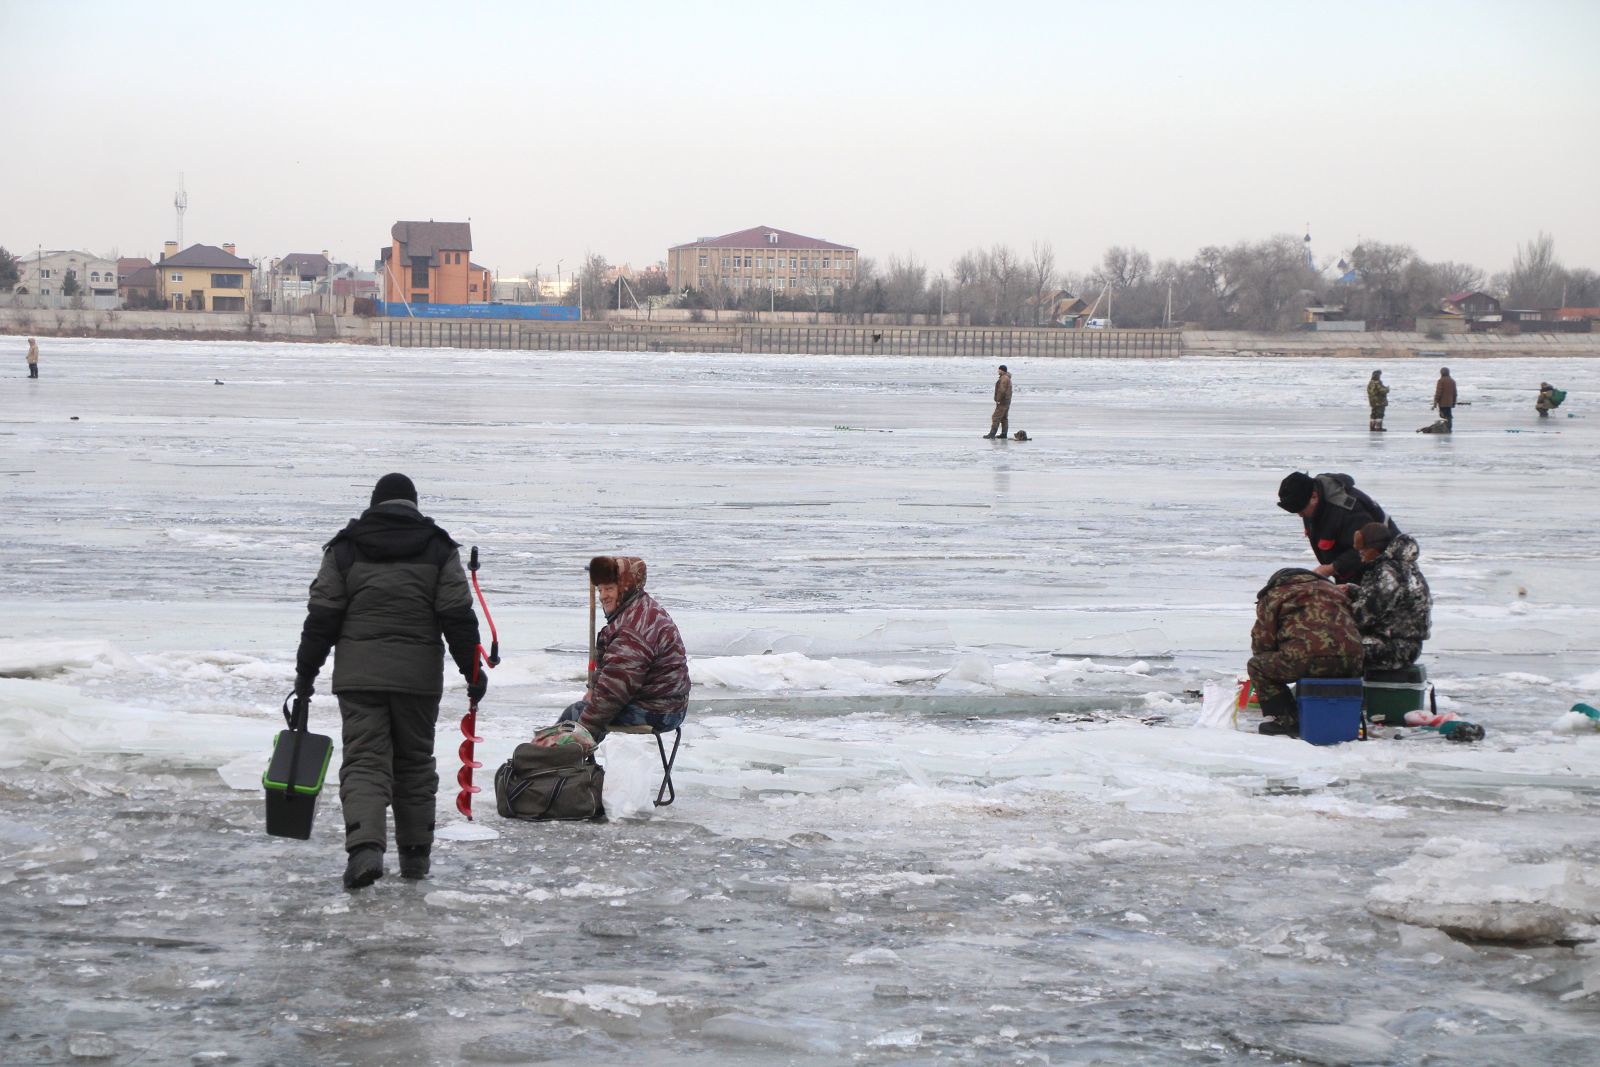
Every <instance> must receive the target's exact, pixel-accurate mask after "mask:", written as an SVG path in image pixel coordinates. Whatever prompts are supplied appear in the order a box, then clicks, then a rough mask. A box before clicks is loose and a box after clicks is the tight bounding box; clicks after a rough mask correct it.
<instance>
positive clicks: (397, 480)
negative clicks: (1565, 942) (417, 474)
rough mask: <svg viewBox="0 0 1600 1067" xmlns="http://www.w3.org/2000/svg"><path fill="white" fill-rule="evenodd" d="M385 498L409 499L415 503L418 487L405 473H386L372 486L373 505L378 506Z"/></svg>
mask: <svg viewBox="0 0 1600 1067" xmlns="http://www.w3.org/2000/svg"><path fill="white" fill-rule="evenodd" d="M385 500H409V501H411V502H412V503H413V504H415V503H416V502H417V487H416V486H415V485H412V484H411V479H410V478H407V477H406V476H405V475H404V474H385V475H384V476H383V477H382V478H379V479H378V484H377V485H375V486H373V487H372V506H373V507H377V506H378V505H379V504H381V503H383V502H384V501H385Z"/></svg>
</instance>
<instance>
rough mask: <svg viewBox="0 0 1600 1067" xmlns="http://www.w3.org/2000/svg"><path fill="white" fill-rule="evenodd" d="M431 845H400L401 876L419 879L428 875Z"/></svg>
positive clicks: (413, 879) (414, 879)
mask: <svg viewBox="0 0 1600 1067" xmlns="http://www.w3.org/2000/svg"><path fill="white" fill-rule="evenodd" d="M431 850H432V846H431V845H401V846H400V877H402V878H410V879H411V880H412V881H417V880H419V879H422V878H426V877H428V853H429V852H430V851H431Z"/></svg>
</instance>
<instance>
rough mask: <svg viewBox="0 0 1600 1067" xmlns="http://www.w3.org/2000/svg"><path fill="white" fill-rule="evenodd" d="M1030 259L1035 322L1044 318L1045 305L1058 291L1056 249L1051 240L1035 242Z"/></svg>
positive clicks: (1029, 274)
mask: <svg viewBox="0 0 1600 1067" xmlns="http://www.w3.org/2000/svg"><path fill="white" fill-rule="evenodd" d="M1032 251H1033V254H1032V255H1031V256H1030V257H1029V259H1028V285H1029V287H1030V288H1031V289H1032V290H1033V293H1032V296H1033V324H1034V325H1035V326H1037V325H1039V324H1040V323H1041V322H1042V321H1043V320H1044V313H1045V307H1046V305H1047V304H1048V303H1049V298H1050V297H1051V296H1052V295H1054V293H1055V291H1056V283H1057V278H1056V250H1055V247H1054V246H1053V245H1051V243H1050V242H1049V241H1042V242H1041V241H1035V242H1033V249H1032Z"/></svg>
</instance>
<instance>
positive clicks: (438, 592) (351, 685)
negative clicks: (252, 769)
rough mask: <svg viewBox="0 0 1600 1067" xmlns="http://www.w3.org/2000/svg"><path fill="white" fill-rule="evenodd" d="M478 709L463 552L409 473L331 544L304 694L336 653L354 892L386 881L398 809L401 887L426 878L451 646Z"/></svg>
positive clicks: (321, 575) (473, 624) (347, 874)
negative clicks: (404, 881) (436, 739)
mask: <svg viewBox="0 0 1600 1067" xmlns="http://www.w3.org/2000/svg"><path fill="white" fill-rule="evenodd" d="M441 634H442V635H443V636H444V639H445V641H446V642H448V643H449V646H450V655H451V657H452V658H453V659H454V660H455V663H456V668H457V669H458V670H459V671H460V672H461V676H462V677H463V678H465V679H466V680H467V697H468V699H469V700H471V701H472V702H473V703H476V702H477V701H478V699H479V698H480V697H482V696H483V692H484V690H485V689H487V688H488V681H487V679H486V678H485V672H484V671H483V670H481V669H476V670H475V668H476V667H477V656H478V618H477V616H476V615H474V614H473V612H472V590H471V588H470V587H469V586H468V585H467V575H466V571H465V570H463V569H462V567H461V553H460V552H458V551H457V546H456V543H455V542H454V541H452V540H451V539H450V535H449V534H447V533H445V532H444V530H442V529H440V528H439V527H438V526H436V525H435V524H434V521H433V520H432V519H430V518H428V517H427V516H426V515H424V514H422V512H421V511H419V510H418V508H417V488H416V486H415V485H413V484H412V482H411V479H410V478H407V477H406V476H405V475H404V474H385V475H384V476H383V477H382V478H379V479H378V484H377V486H376V487H374V488H373V490H372V502H371V506H370V507H369V508H367V510H366V511H364V512H362V513H361V517H360V518H357V519H352V520H350V523H349V524H348V525H347V526H345V528H344V529H343V530H340V531H339V533H338V534H336V535H335V536H334V538H333V540H331V541H329V542H328V543H327V544H326V545H324V546H323V551H322V567H321V569H320V570H318V571H317V577H316V579H315V580H314V581H313V582H312V583H311V597H310V600H309V602H308V603H307V605H306V621H305V626H304V628H303V629H302V630H301V633H300V651H299V654H298V655H297V656H296V658H295V683H294V691H295V694H296V696H305V697H309V696H310V695H311V688H312V684H313V683H314V682H315V681H316V677H317V672H318V671H319V670H321V669H322V664H323V662H324V661H325V660H327V658H328V650H329V649H333V653H334V655H333V693H334V695H335V696H337V697H338V698H339V718H340V719H341V720H342V721H343V724H344V726H343V730H344V762H343V764H342V765H341V766H340V768H339V800H340V802H341V803H342V804H343V805H344V824H345V825H344V837H345V851H346V852H347V853H348V854H349V858H348V862H347V864H346V866H345V871H344V886H345V888H346V889H361V888H363V887H365V886H369V885H371V884H372V883H373V882H375V881H377V880H378V879H379V878H382V877H383V853H384V850H385V849H386V848H387V846H388V837H389V831H388V825H387V815H388V809H390V808H393V809H394V840H395V844H396V845H397V846H398V848H399V852H400V877H402V878H412V879H416V878H426V877H427V876H428V864H429V854H430V852H431V851H432V848H433V821H434V806H435V798H436V797H437V796H438V793H439V774H438V771H437V770H436V769H435V766H434V759H433V732H434V725H435V724H436V723H437V722H438V719H439V698H440V697H441V695H442V694H443V691H444V679H443V667H444V648H443V646H442V645H441V643H440V640H439V638H440V635H441Z"/></svg>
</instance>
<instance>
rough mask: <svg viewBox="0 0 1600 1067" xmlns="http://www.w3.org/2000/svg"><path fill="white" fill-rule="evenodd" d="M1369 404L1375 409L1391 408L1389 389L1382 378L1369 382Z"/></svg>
mask: <svg viewBox="0 0 1600 1067" xmlns="http://www.w3.org/2000/svg"><path fill="white" fill-rule="evenodd" d="M1367 403H1368V404H1370V405H1371V406H1373V407H1375V408H1382V407H1388V406H1389V387H1388V386H1387V385H1384V384H1383V379H1382V378H1370V379H1368V380H1367Z"/></svg>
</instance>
